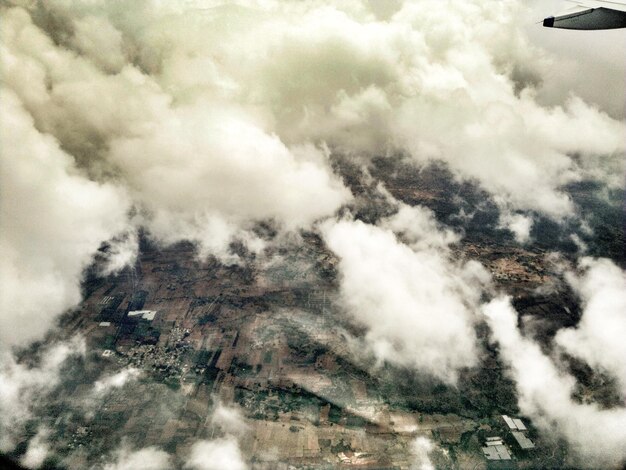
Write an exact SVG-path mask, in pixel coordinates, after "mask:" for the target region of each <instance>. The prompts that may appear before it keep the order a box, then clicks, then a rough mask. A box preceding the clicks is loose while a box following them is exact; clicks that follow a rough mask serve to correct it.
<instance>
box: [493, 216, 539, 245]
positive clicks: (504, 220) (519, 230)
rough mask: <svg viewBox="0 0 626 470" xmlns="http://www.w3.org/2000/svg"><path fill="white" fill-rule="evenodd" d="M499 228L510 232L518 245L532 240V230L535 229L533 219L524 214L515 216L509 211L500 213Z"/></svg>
mask: <svg viewBox="0 0 626 470" xmlns="http://www.w3.org/2000/svg"><path fill="white" fill-rule="evenodd" d="M498 222H499V223H498V226H499V227H500V228H504V229H507V230H510V231H511V232H512V233H513V236H514V237H515V241H517V242H518V243H522V244H523V243H528V241H529V240H530V230H531V229H532V227H533V220H532V218H531V217H528V216H525V215H522V214H513V213H511V212H508V211H503V212H501V213H500V220H499V221H498Z"/></svg>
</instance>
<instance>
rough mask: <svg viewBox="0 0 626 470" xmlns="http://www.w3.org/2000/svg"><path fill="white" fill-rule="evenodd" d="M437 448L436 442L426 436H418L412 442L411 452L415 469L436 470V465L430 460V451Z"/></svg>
mask: <svg viewBox="0 0 626 470" xmlns="http://www.w3.org/2000/svg"><path fill="white" fill-rule="evenodd" d="M434 449H435V444H433V442H432V441H431V440H430V439H428V438H426V437H417V438H415V440H413V442H411V452H412V454H413V456H414V462H413V465H412V466H411V469H413V470H434V469H435V466H434V465H433V463H432V462H431V461H430V453H431V452H432V451H433V450H434Z"/></svg>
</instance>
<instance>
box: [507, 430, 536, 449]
mask: <svg viewBox="0 0 626 470" xmlns="http://www.w3.org/2000/svg"><path fill="white" fill-rule="evenodd" d="M511 434H512V435H513V437H514V438H515V441H516V442H517V444H518V445H519V446H520V448H521V449H522V450H530V449H534V448H535V444H534V443H533V441H531V440H530V439H528V438H527V437H526V436H525V435H524V433H522V432H520V431H512V432H511Z"/></svg>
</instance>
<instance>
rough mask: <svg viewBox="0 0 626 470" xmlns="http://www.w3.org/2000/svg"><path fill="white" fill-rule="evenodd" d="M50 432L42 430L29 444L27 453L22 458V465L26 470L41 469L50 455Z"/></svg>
mask: <svg viewBox="0 0 626 470" xmlns="http://www.w3.org/2000/svg"><path fill="white" fill-rule="evenodd" d="M49 434H50V431H49V430H48V429H46V428H43V427H42V428H40V429H39V430H38V431H37V434H35V437H33V438H32V439H31V440H30V441H29V442H28V447H27V448H26V452H25V453H24V455H23V456H22V457H21V458H20V463H21V464H22V465H23V466H24V467H26V468H39V467H41V466H42V465H43V463H44V461H45V460H46V457H47V456H48V453H49V452H50V445H49V444H48V436H49Z"/></svg>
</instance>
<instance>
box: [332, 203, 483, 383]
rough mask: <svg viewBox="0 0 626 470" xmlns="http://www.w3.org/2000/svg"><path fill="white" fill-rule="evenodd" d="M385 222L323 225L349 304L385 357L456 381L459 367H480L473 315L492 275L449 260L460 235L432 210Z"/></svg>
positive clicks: (415, 211)
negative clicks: (444, 226)
mask: <svg viewBox="0 0 626 470" xmlns="http://www.w3.org/2000/svg"><path fill="white" fill-rule="evenodd" d="M381 225H382V227H377V226H372V225H367V224H364V223H362V222H359V221H347V220H343V221H339V222H336V223H327V224H326V225H325V226H324V228H323V230H322V231H323V236H324V240H325V241H326V244H327V245H328V247H329V248H330V249H331V250H332V251H334V252H335V253H336V254H337V256H338V257H339V259H340V261H339V266H338V267H339V276H340V283H341V284H340V289H341V298H342V301H343V304H344V306H345V308H346V309H347V311H348V312H349V313H350V314H351V315H352V316H353V317H354V318H355V320H357V322H358V323H360V324H362V325H364V326H365V327H366V328H367V333H366V335H365V339H366V341H367V343H368V344H369V346H370V347H371V349H372V350H373V352H374V354H375V355H376V357H377V358H378V359H379V360H386V361H391V362H395V363H399V364H402V365H407V366H411V367H415V368H417V369H418V370H420V371H423V372H427V373H429V374H432V375H433V376H435V377H438V378H439V379H442V380H445V381H448V382H455V380H456V378H457V372H458V370H459V369H461V368H463V367H471V366H473V365H475V364H476V360H477V348H476V335H475V332H474V329H473V323H474V320H473V318H474V312H475V310H476V308H477V306H478V305H479V300H480V294H481V291H482V287H483V285H485V284H486V283H488V280H489V276H488V274H487V273H486V272H485V271H484V269H483V268H482V267H481V266H480V265H478V263H472V262H469V263H467V264H462V263H455V262H453V261H452V260H451V258H450V256H449V253H448V251H447V243H449V242H450V241H451V240H453V239H454V235H453V234H451V233H450V232H446V231H443V230H439V229H438V228H437V225H436V223H435V221H434V217H433V215H432V213H431V212H430V211H429V210H427V209H423V208H419V207H414V208H410V207H406V206H404V207H403V208H402V209H401V210H400V211H399V212H398V214H396V215H395V216H393V217H391V218H389V219H386V220H383V221H382V222H381ZM385 226H387V227H390V228H393V229H395V230H397V231H398V233H400V234H403V235H404V237H406V238H407V239H408V240H409V243H410V246H409V245H407V244H404V243H403V242H402V241H400V240H398V238H397V237H396V235H395V234H394V233H393V232H392V231H391V230H390V229H385V228H383V227H385Z"/></svg>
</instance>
